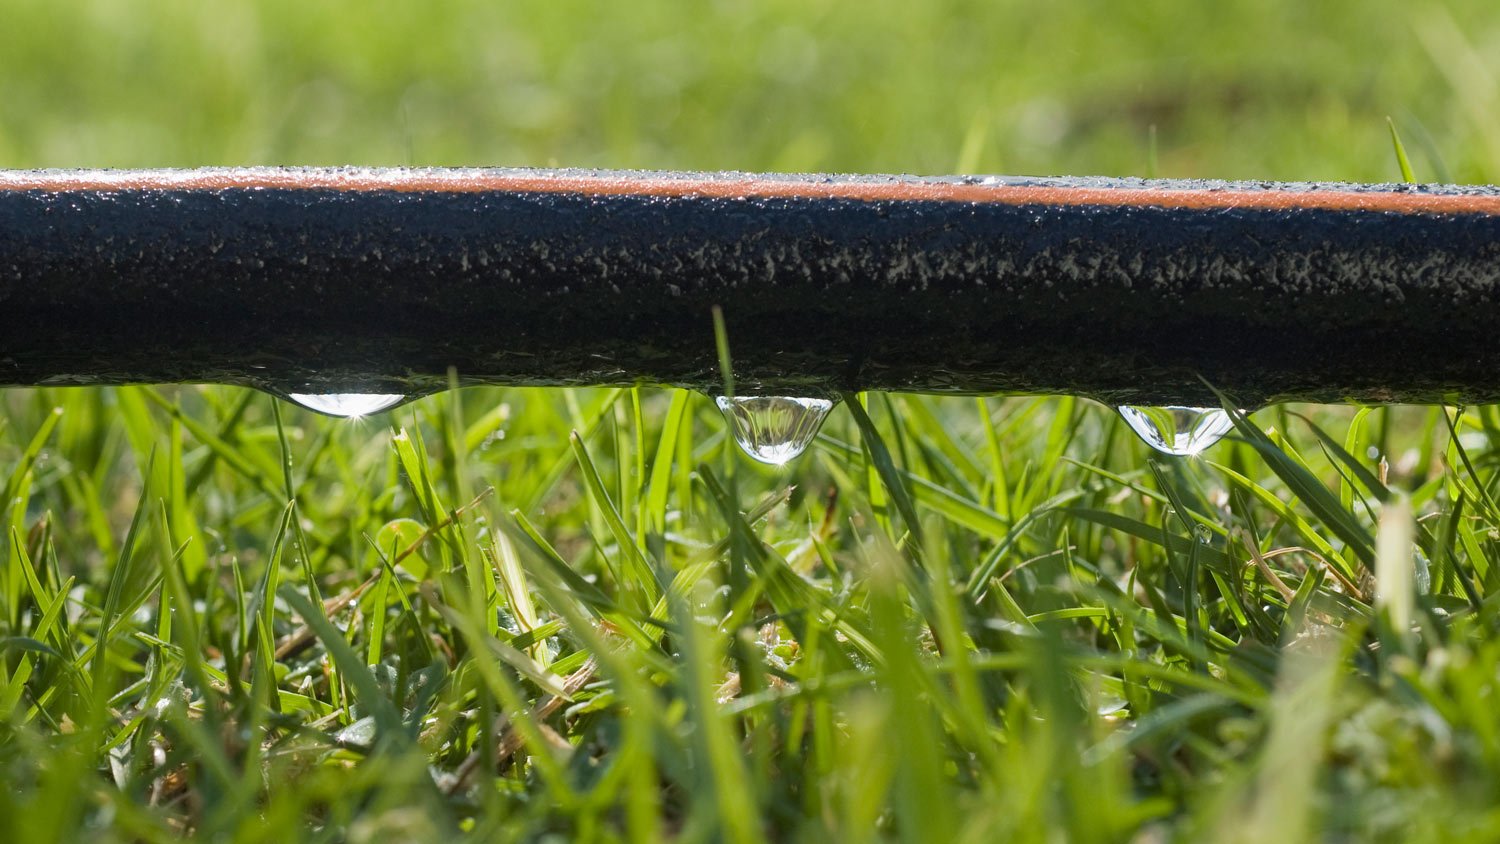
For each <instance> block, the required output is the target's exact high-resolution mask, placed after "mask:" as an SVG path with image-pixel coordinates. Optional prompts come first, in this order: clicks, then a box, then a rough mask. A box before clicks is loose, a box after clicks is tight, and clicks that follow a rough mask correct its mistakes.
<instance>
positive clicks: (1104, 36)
mask: <svg viewBox="0 0 1500 844" xmlns="http://www.w3.org/2000/svg"><path fill="white" fill-rule="evenodd" d="M0 15H3V26H0V165H3V166H6V167H79V166H98V167H155V166H171V167H186V166H201V165H230V164H317V165H324V164H366V165H400V164H416V165H506V166H550V165H558V164H560V165H565V166H581V167H626V168H683V169H754V170H788V171H803V170H812V171H859V172H903V173H904V172H916V173H928V174H935V173H950V172H955V171H962V172H1003V173H1014V174H1046V175H1056V174H1073V175H1095V174H1097V175H1147V174H1150V173H1152V172H1153V171H1154V172H1155V173H1156V174H1157V175H1162V176H1174V177H1218V178H1237V179H1340V180H1363V181H1386V180H1392V179H1395V178H1397V176H1398V175H1399V174H1398V173H1397V171H1396V170H1395V165H1394V162H1393V159H1392V156H1391V155H1390V152H1389V150H1390V145H1389V140H1388V137H1387V134H1386V129H1385V124H1384V118H1385V117H1386V116H1387V115H1389V116H1391V117H1393V118H1394V119H1395V120H1396V121H1397V123H1398V125H1399V126H1400V128H1401V129H1402V131H1403V134H1404V135H1405V136H1406V138H1407V144H1408V146H1409V147H1410V148H1411V152H1412V155H1413V157H1414V159H1415V163H1416V165H1417V168H1418V170H1419V171H1420V175H1422V176H1423V177H1425V178H1426V179H1429V180H1439V179H1451V180H1457V181H1485V180H1488V179H1490V178H1491V174H1493V173H1494V172H1495V169H1496V166H1497V164H1500V131H1497V130H1500V126H1497V123H1500V85H1497V78H1500V77H1497V73H1500V58H1497V57H1500V14H1497V13H1496V10H1495V4H1494V3H1492V2H1488V0H1456V1H1455V2H1442V3H1431V2H1424V3H1411V2H1404V0H1358V2H1351V0H1331V1H1330V2H1318V3H1306V2H1298V0H1264V1H1262V2H1254V1H1252V0H1226V2H1215V3H1188V2H1167V0H1146V2H1133V3H1118V2H1110V0H1072V1H1071V2H1057V3H1051V2H1017V1H1016V0H1000V2H982V1H981V0H943V2H924V3H913V2H902V0H867V2H860V3H852V2H844V3H840V2H833V1H832V0H764V1H763V2H731V1H730V0H715V1H714V2H703V3H680V4H679V3H651V2H642V3H600V2H579V0H560V2H514V3H497V2H476V1H474V0H451V2H433V3H411V2H401V0H373V1H372V2H323V3H304V2H292V0H261V2H253V3H249V2H220V3H202V2H191V0H161V2H155V3H151V4H149V5H142V4H134V3H125V2H113V1H112V0H79V2H69V3H57V2H48V0H5V2H3V3H0ZM1153 136H1154V139H1155V140H1154V150H1153V140H1152V139H1153Z"/></svg>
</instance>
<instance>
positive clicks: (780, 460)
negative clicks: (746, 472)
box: [717, 396, 833, 466]
mask: <svg viewBox="0 0 1500 844" xmlns="http://www.w3.org/2000/svg"><path fill="white" fill-rule="evenodd" d="M717 401H718V404H719V410H720V411H722V412H723V413H724V418H725V419H726V420H728V421H729V426H730V427H731V428H732V429H733V430H734V441H735V442H737V443H739V445H740V448H741V449H742V450H743V451H744V452H745V453H746V454H748V455H750V457H751V458H752V459H755V460H759V461H760V462H762V463H769V464H770V465H772V466H782V465H785V464H786V463H788V462H790V461H791V460H794V459H796V457H797V455H799V454H801V453H802V452H804V451H806V450H807V446H808V445H809V444H810V443H812V441H813V437H815V436H817V435H818V428H819V426H821V425H822V424H823V419H824V417H826V416H827V415H828V411H830V410H832V409H833V402H832V401H829V400H828V399H804V398H795V397H792V396H736V397H734V398H728V397H727V396H719V397H718V399H717Z"/></svg>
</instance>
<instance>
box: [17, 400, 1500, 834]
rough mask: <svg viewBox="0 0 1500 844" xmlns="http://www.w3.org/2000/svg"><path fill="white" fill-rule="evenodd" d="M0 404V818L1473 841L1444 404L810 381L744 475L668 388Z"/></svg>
mask: <svg viewBox="0 0 1500 844" xmlns="http://www.w3.org/2000/svg"><path fill="white" fill-rule="evenodd" d="M6 402H7V406H8V411H9V412H8V415H7V417H6V418H7V419H8V420H9V423H8V424H7V426H6V428H5V430H4V431H3V433H0V436H3V440H0V443H3V446H0V447H3V448H5V449H6V451H7V453H8V459H7V465H10V466H12V467H13V471H12V473H11V475H10V477H9V479H8V480H7V481H6V484H7V498H6V501H8V502H9V505H8V507H7V508H6V512H5V519H6V524H7V526H8V543H7V548H6V552H5V554H4V556H3V558H0V559H3V560H4V567H3V569H0V575H3V580H0V584H3V590H0V596H3V598H4V602H3V603H4V606H3V611H4V617H3V628H0V647H3V660H0V664H3V668H4V673H3V675H0V694H3V695H4V697H5V704H6V706H5V707H4V708H3V710H0V711H4V712H6V713H8V714H7V717H6V719H5V721H4V722H3V725H0V731H3V732H0V780H3V786H4V787H3V788H0V809H3V811H0V818H4V821H3V823H4V824H5V825H6V826H7V827H8V835H7V836H6V837H7V840H25V841H35V840H71V839H77V838H81V837H84V836H88V837H89V838H91V839H95V840H106V841H107V840H122V841H126V840H166V839H168V838H171V837H173V836H177V835H181V834H184V833H189V834H192V835H194V836H197V837H201V838H204V839H208V838H218V837H224V836H228V837H232V838H234V839H235V840H258V839H267V840H279V841H296V840H364V839H380V840H387V839H391V838H395V839H398V840H402V839H404V840H440V839H449V838H452V837H455V836H458V835H469V836H472V837H474V838H477V839H482V840H541V839H545V838H548V837H549V836H562V837H566V838H570V839H572V838H577V839H582V840H659V839H662V838H674V839H680V840H733V841H761V840H827V839H830V838H835V839H839V840H845V839H848V840H886V839H891V840H924V841H925V840H932V839H934V838H944V839H951V840H980V839H990V838H993V837H995V836H1001V837H1004V838H1009V839H1019V840H1031V839H1044V838H1047V839H1050V838H1053V837H1056V836H1059V835H1061V836H1064V837H1068V838H1074V839H1080V840H1119V839H1121V838H1130V837H1133V836H1146V837H1148V838H1164V837H1182V838H1203V837H1212V838H1216V839H1237V838H1247V839H1248V838H1251V837H1257V838H1263V837H1264V836H1274V837H1276V838H1277V839H1278V840H1280V839H1289V840H1290V839H1295V838H1300V837H1302V836H1303V835H1305V834H1308V833H1310V832H1311V831H1314V830H1318V831H1328V832H1340V833H1342V834H1347V835H1350V836H1356V837H1361V838H1363V837H1371V836H1376V837H1379V836H1392V837H1396V836H1399V837H1402V838H1411V837H1413V836H1417V837H1420V835H1419V833H1420V834H1424V835H1425V834H1430V835H1432V836H1433V837H1436V836H1437V835H1439V834H1443V835H1445V836H1446V835H1448V834H1453V833H1459V832H1470V833H1473V832H1484V831H1487V830H1489V829H1491V827H1492V825H1493V824H1494V823H1495V820H1494V817H1493V815H1492V813H1491V812H1490V811H1489V810H1488V809H1487V808H1486V803H1485V800H1484V799H1483V795H1484V794H1486V793H1489V789H1491V788H1493V787H1494V786H1495V785H1496V783H1497V781H1500V779H1497V778H1500V742H1497V741H1496V739H1495V737H1496V736H1497V735H1500V731H1497V730H1496V729H1495V728H1496V724H1497V719H1496V716H1495V715H1494V714H1493V707H1492V706H1490V705H1489V700H1490V699H1491V697H1492V696H1493V694H1494V691H1495V690H1494V688H1493V687H1494V685H1495V683H1496V682H1497V680H1496V678H1497V677H1500V673H1497V670H1496V669H1497V667H1500V664H1497V660H1500V649H1497V647H1495V646H1494V644H1493V643H1492V642H1491V641H1490V639H1491V631H1492V630H1493V629H1494V625H1495V611H1494V604H1495V602H1494V601H1492V600H1491V596H1492V595H1493V594H1494V590H1495V585H1496V579H1495V572H1494V571H1493V569H1492V566H1490V565H1489V561H1491V560H1494V559H1496V557H1495V556H1494V554H1495V544H1496V542H1497V540H1496V538H1495V525H1496V520H1495V517H1496V516H1497V515H1500V511H1497V510H1496V505H1495V504H1494V499H1493V493H1492V491H1491V490H1492V487H1493V480H1494V466H1495V464H1496V459H1495V452H1494V451H1492V450H1491V447H1490V442H1492V439H1491V435H1492V434H1493V433H1494V432H1495V428H1496V424H1497V423H1500V419H1497V418H1496V416H1495V414H1494V412H1493V410H1491V409H1482V410H1469V411H1462V412H1455V411H1445V410H1443V409H1430V410H1423V409H1391V408H1382V409H1359V410H1349V411H1339V410H1334V409H1312V410H1314V412H1313V413H1312V416H1311V417H1310V418H1305V417H1303V416H1301V415H1298V414H1296V413H1293V412H1291V411H1288V410H1285V409H1280V408H1277V409H1272V410H1269V411H1263V412H1262V413H1261V414H1259V415H1258V416H1257V417H1256V418H1255V420H1254V421H1253V422H1252V421H1249V420H1246V419H1244V418H1238V419H1237V425H1238V431H1237V434H1236V437H1235V438H1234V439H1233V440H1231V441H1226V442H1225V443H1223V444H1221V445H1220V446H1218V447H1216V448H1215V449H1214V450H1213V451H1211V452H1209V454H1208V455H1207V457H1206V458H1204V459H1170V458H1166V459H1158V458H1151V457H1147V456H1146V454H1145V453H1144V451H1143V446H1141V445H1140V444H1139V443H1138V442H1137V441H1136V440H1135V439H1134V437H1133V435H1132V434H1131V433H1130V432H1129V430H1128V428H1126V426H1125V425H1124V424H1123V423H1122V422H1121V421H1120V420H1119V419H1118V418H1117V417H1116V416H1115V415H1114V414H1112V413H1110V412H1107V411H1106V410H1104V409H1103V408H1099V407H1096V406H1093V405H1089V404H1087V403H1084V402H1081V401H1078V400H1074V399H1008V400H1003V401H1002V400H978V401H976V400H972V399H943V400H935V399H930V398H923V397H915V396H883V395H869V396H860V397H853V396H851V397H849V400H848V401H847V402H846V404H845V405H843V406H841V407H840V408H839V409H837V410H835V412H834V414H833V416H832V417H831V418H830V421H829V423H828V425H827V426H826V427H825V429H824V431H823V433H822V435H820V438H819V440H818V442H817V444H816V446H815V450H814V451H813V452H811V453H809V455H807V456H805V457H804V458H802V460H801V461H800V462H798V463H797V464H794V465H793V467H791V468H790V469H787V470H783V471H779V472H778V471H772V470H763V469H760V468H759V467H756V466H755V465H754V464H752V463H750V462H749V461H747V460H745V459H744V458H742V457H740V456H739V455H738V454H737V452H736V451H735V450H734V447H733V445H732V443H730V442H729V441H728V440H727V439H726V438H725V436H724V434H723V428H722V424H721V422H720V420H718V419H717V417H716V414H715V411H714V409H713V408H712V406H711V404H710V403H709V402H708V401H707V400H705V399H703V398H702V397H698V396H692V395H689V394H685V393H671V394H668V393H661V392H656V391H648V390H618V389H615V390H603V389H599V390H583V391H574V392H563V391H546V390H492V389H485V390H467V391H464V392H462V393H449V394H445V395H441V396H437V397H433V398H429V399H424V400H422V401H420V402H418V403H416V404H413V405H409V406H407V407H404V408H401V409H398V410H397V411H394V412H393V413H391V414H390V415H389V416H387V417H383V418H380V419H366V420H358V421H354V422H339V421H332V420H326V419H323V418H320V417H314V416H312V415H310V414H306V413H303V412H301V411H295V410H291V409H287V410H285V411H283V410H281V409H279V408H278V407H277V406H276V405H274V404H273V402H274V400H273V399H271V398H269V397H265V396H261V395H258V394H254V393H249V392H244V391H239V390H232V389H227V388H210V389H201V388H194V389H179V390H159V389H151V388H121V389H116V390H46V389H44V390H34V391H19V392H13V393H11V394H9V395H8V396H7V397H6ZM387 424H388V425H389V427H388V428H387V427H386V425H387ZM569 430H572V431H574V433H573V435H572V436H571V437H569V436H567V435H566V434H565V432H567V431H569ZM1268 431H1269V432H1268ZM1398 490H1399V491H1398ZM106 503H107V504H108V506H107V507H105V506H102V505H104V504H106ZM1413 515H1414V516H1415V518H1413V517H1412V516H1413ZM1419 821H1420V823H1419Z"/></svg>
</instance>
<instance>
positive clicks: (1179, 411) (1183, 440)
mask: <svg viewBox="0 0 1500 844" xmlns="http://www.w3.org/2000/svg"><path fill="white" fill-rule="evenodd" d="M1119 410H1120V415H1121V416H1122V417H1124V418H1125V423H1126V424H1128V425H1129V426H1130V428H1131V430H1133V431H1135V433H1136V435H1137V436H1139V437H1140V438H1141V439H1143V440H1145V441H1146V445H1149V446H1151V447H1152V448H1154V449H1156V450H1157V451H1159V452H1161V453H1162V454H1172V455H1176V456H1178V457H1191V456H1192V455H1195V454H1199V453H1201V452H1202V451H1203V450H1204V449H1206V448H1208V447H1209V446H1211V445H1213V444H1214V443H1216V442H1218V441H1219V440H1221V439H1223V438H1224V435H1225V434H1227V433H1229V432H1230V430H1232V429H1233V428H1234V421H1233V420H1231V419H1230V418H1229V414H1228V413H1225V412H1224V409H1223V408H1221V407H1182V406H1179V405H1169V406H1166V407H1131V406H1122V407H1120V408H1119Z"/></svg>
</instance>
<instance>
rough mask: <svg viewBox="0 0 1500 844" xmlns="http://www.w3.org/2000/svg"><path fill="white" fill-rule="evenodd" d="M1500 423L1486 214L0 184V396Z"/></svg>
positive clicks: (1093, 183) (1019, 183) (347, 173)
mask: <svg viewBox="0 0 1500 844" xmlns="http://www.w3.org/2000/svg"><path fill="white" fill-rule="evenodd" d="M715 305H718V306H720V307H722V309H723V312H724V316H725V321H726V324H727V327H728V331H729V340H730V345H731V348H732V351H733V360H734V369H735V375H736V378H737V381H738V383H739V389H740V391H741V392H744V393H752V392H759V393H774V394H783V395H819V394H825V393H829V392H834V391H839V390H862V389H886V390H903V391H916V392H964V393H993V392H1017V393H1075V394H1082V395H1088V396H1092V397H1095V398H1099V399H1101V400H1104V401H1107V402H1110V403H1117V404H1168V403H1172V404H1217V403H1218V400H1217V399H1216V397H1215V396H1214V394H1213V392H1212V391H1211V390H1210V389H1209V387H1208V386H1207V384H1213V385H1215V386H1216V387H1218V388H1220V389H1221V390H1223V391H1225V392H1226V393H1227V394H1229V395H1230V396H1232V397H1233V398H1234V399H1235V400H1236V401H1238V402H1240V403H1241V404H1243V405H1246V406H1249V405H1254V404H1259V403H1263V402H1266V401H1270V400H1279V399H1303V400H1314V401H1340V400H1363V401H1380V402H1386V401H1402V402H1442V401H1496V400H1500V191H1497V190H1496V189H1493V188H1459V187H1426V186H1424V187H1414V186H1389V185H1387V186H1379V185H1375V186H1360V185H1308V184H1292V185H1287V184H1262V183H1254V184H1250V183H1225V182H1165V181H1140V180H1103V179H982V180H981V179H972V178H960V179H917V178H910V177H824V176H752V175H746V174H734V173H730V174H671V173H616V172H592V171H518V170H415V171H413V170H373V171H372V170H299V169H290V170H287V169H274V170H273V169H260V170H255V169H252V170H209V171H147V172H123V171H122V172H109V171H102V172H89V171H38V172H9V173H0V384H7V385H25V384H118V383H135V382H218V383H233V384H247V385H252V386H257V387H261V388H264V389H270V390H272V391H275V392H283V393H285V392H301V393H307V392H313V393H316V392H381V393H385V392H401V393H405V394H413V393H423V392H429V391H432V390H436V389H440V388H442V387H445V386H446V385H447V383H448V374H447V373H448V371H449V368H450V367H451V368H453V369H454V370H455V371H456V372H457V374H458V377H459V380H460V381H461V382H462V383H467V384H475V383H505V384H628V383H661V384H675V385H680V386H686V387H694V388H700V389H706V390H710V391H712V390H713V389H714V388H715V387H716V386H717V385H718V384H719V377H720V376H719V367H718V361H717V358H716V356H715V344H714V335H713V323H712V319H711V309H712V308H713V306H715Z"/></svg>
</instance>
